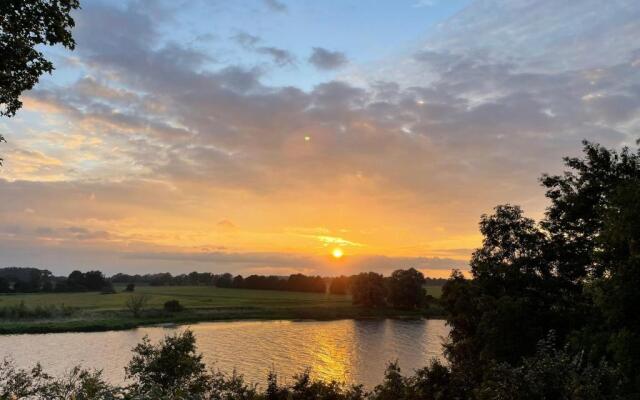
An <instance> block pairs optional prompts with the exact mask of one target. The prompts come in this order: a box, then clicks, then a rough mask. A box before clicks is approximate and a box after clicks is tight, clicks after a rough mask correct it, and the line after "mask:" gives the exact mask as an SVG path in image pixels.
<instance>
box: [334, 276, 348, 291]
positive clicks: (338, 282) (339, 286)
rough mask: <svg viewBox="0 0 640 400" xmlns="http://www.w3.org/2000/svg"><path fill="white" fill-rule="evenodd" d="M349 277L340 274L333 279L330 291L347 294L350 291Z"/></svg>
mask: <svg viewBox="0 0 640 400" xmlns="http://www.w3.org/2000/svg"><path fill="white" fill-rule="evenodd" d="M349 282H350V281H349V277H346V276H338V277H336V278H333V279H331V284H330V286H329V293H331V294H347V293H348V292H349V285H350V283H349Z"/></svg>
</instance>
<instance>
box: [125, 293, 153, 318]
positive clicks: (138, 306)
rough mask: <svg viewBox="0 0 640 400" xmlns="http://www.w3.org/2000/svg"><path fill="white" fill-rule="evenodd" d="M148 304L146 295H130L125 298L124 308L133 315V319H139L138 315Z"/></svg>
mask: <svg viewBox="0 0 640 400" xmlns="http://www.w3.org/2000/svg"><path fill="white" fill-rule="evenodd" d="M148 302H149V296H148V295H146V294H132V295H131V296H129V297H127V300H126V302H125V306H126V307H127V309H128V310H129V311H131V312H132V313H133V316H134V317H135V318H138V317H140V313H141V312H142V310H143V309H144V308H145V307H146V306H147V303H148Z"/></svg>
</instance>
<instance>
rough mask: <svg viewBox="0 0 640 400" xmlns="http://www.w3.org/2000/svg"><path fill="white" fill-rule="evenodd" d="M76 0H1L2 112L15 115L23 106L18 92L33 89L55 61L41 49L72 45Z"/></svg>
mask: <svg viewBox="0 0 640 400" xmlns="http://www.w3.org/2000/svg"><path fill="white" fill-rule="evenodd" d="M79 7H80V4H79V2H78V1H77V0H28V1H27V0H4V1H2V2H1V3H0V15H1V16H2V18H0V106H1V107H2V108H0V116H2V115H6V116H9V117H10V116H13V115H14V114H15V113H16V111H17V110H18V109H19V108H20V107H21V106H22V102H20V100H19V96H20V94H21V93H22V92H24V91H25V90H29V89H31V88H32V87H33V86H34V85H35V84H36V83H37V82H38V79H39V78H40V75H42V74H43V73H45V72H48V73H50V72H51V71H53V63H51V61H49V60H47V59H46V58H45V57H44V55H43V54H42V52H40V51H39V50H38V48H39V47H40V46H41V45H49V46H53V45H56V44H61V45H63V46H64V47H66V48H69V49H73V48H74V47H75V41H74V40H73V37H72V36H71V28H73V26H74V25H75V24H74V21H73V18H71V11H72V10H74V9H77V8H79Z"/></svg>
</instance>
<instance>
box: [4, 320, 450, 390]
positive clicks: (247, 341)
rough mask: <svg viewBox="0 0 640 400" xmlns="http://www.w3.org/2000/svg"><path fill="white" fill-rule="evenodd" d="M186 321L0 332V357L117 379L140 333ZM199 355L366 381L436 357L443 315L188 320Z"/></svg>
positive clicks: (211, 360) (227, 364)
mask: <svg viewBox="0 0 640 400" xmlns="http://www.w3.org/2000/svg"><path fill="white" fill-rule="evenodd" d="M185 328H187V327H186V326H178V327H171V328H168V327H144V328H138V329H133V330H127V331H110V332H93V333H49V334H30V335H6V336H0V358H4V357H10V358H12V359H13V360H14V361H15V363H16V364H17V365H18V366H20V367H23V368H28V367H32V366H33V365H35V363H37V362H40V363H41V364H42V366H43V367H44V370H45V371H46V372H48V373H50V374H53V375H59V374H62V373H64V372H65V371H67V370H69V369H70V368H71V367H73V366H75V365H78V364H79V365H82V366H83V367H87V368H97V369H102V370H103V374H104V376H105V378H106V379H107V380H108V381H110V382H112V383H122V382H123V381H124V367H125V365H126V364H127V363H128V361H129V359H130V358H131V352H130V350H131V348H132V347H134V346H135V345H136V344H137V343H138V342H139V341H140V340H141V339H142V337H143V336H145V335H148V336H149V338H150V339H151V340H152V341H157V340H159V339H161V338H162V337H163V336H164V335H166V334H171V333H174V332H176V331H177V330H182V329H185ZM188 328H189V329H191V330H193V331H194V333H195V335H196V338H197V345H198V350H199V351H200V352H202V353H203V355H204V359H205V361H206V362H207V363H208V364H209V365H211V366H213V367H214V368H216V369H219V370H221V371H224V372H231V371H233V369H234V368H235V370H236V371H237V372H238V373H240V374H242V375H244V377H245V378H246V379H247V380H248V381H249V382H252V383H264V382H265V379H266V376H267V373H268V371H269V370H270V369H274V370H275V371H276V373H277V374H278V377H279V379H281V380H283V379H284V380H287V381H289V382H290V381H291V376H293V375H294V374H297V373H300V372H301V371H303V370H304V369H305V368H310V371H311V375H312V376H313V377H316V378H320V379H324V380H337V381H341V382H346V383H361V384H364V385H365V387H368V388H372V387H373V386H374V385H376V384H377V383H379V382H380V381H381V379H382V377H383V373H384V369H385V365H386V364H387V363H388V362H389V361H394V360H398V362H399V364H400V367H401V368H402V369H403V373H411V372H413V371H414V370H415V369H417V368H420V367H423V366H424V365H426V364H427V363H428V362H429V360H431V359H433V358H440V359H441V358H442V341H443V338H445V337H446V335H447V334H448V332H449V328H448V327H447V326H446V325H445V322H444V321H442V320H391V319H388V320H338V321H235V322H210V323H199V324H194V325H190V326H188Z"/></svg>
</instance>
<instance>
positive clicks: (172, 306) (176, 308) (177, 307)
mask: <svg viewBox="0 0 640 400" xmlns="http://www.w3.org/2000/svg"><path fill="white" fill-rule="evenodd" d="M163 308H164V310H165V311H169V312H180V311H182V310H184V307H183V306H182V304H180V302H179V301H178V300H169V301H166V302H165V303H164V306H163Z"/></svg>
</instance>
